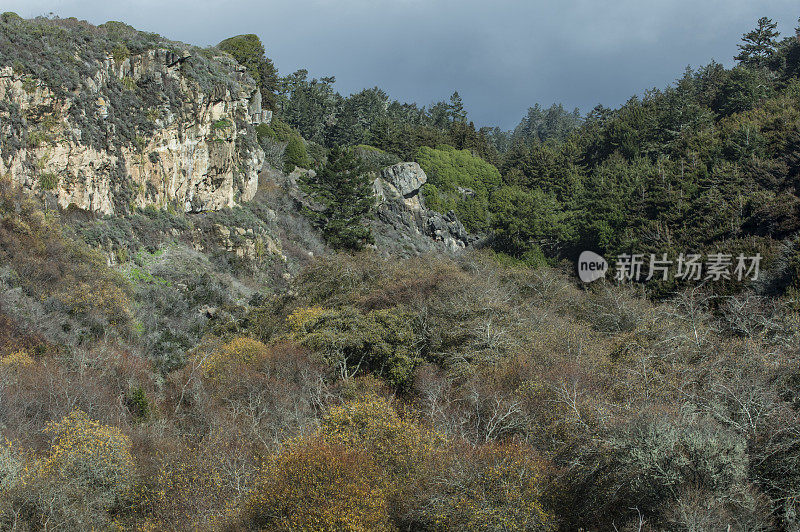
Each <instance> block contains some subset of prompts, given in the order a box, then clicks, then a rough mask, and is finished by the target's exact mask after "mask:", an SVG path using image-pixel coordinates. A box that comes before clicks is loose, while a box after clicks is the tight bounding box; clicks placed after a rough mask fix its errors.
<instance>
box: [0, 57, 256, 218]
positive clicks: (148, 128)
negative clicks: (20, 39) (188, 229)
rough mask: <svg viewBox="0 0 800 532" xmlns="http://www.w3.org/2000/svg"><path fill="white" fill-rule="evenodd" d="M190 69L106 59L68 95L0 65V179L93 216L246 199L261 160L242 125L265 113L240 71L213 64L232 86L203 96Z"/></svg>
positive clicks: (180, 62) (169, 60) (176, 61)
mask: <svg viewBox="0 0 800 532" xmlns="http://www.w3.org/2000/svg"><path fill="white" fill-rule="evenodd" d="M204 60H205V61H213V60H209V59H204ZM191 62H192V57H191V54H190V53H189V52H188V51H184V52H183V53H175V52H172V51H170V50H166V49H151V50H148V51H145V52H144V53H142V54H139V55H136V56H132V57H127V58H125V59H124V60H121V61H120V60H117V59H115V58H114V57H112V56H108V57H106V58H105V59H104V60H103V61H101V62H98V64H97V65H96V71H95V75H94V76H90V77H87V78H85V79H84V80H83V82H82V87H81V89H80V90H79V91H75V92H74V93H67V94H56V93H55V92H54V90H53V88H51V87H48V86H47V85H46V84H45V83H44V82H43V81H41V80H39V79H36V78H34V77H32V76H31V75H29V74H22V73H18V72H15V71H14V70H13V69H12V67H10V66H5V67H2V68H1V69H0V130H2V131H0V176H2V175H6V176H10V177H11V179H12V180H13V181H14V182H16V183H19V184H21V185H22V186H23V187H24V188H26V189H28V190H31V191H33V192H37V193H42V194H43V195H45V196H47V197H50V198H52V199H53V200H54V201H55V203H57V204H58V205H59V206H60V207H61V208H63V209H66V208H68V207H71V206H74V207H77V208H79V209H83V210H86V211H92V212H96V213H100V214H113V213H118V214H119V213H120V211H125V210H128V209H131V208H135V207H145V206H148V205H155V206H159V207H160V206H164V205H167V204H172V205H175V206H178V207H179V208H181V209H182V210H185V211H186V212H200V211H208V210H218V209H220V208H224V207H230V206H233V205H234V204H235V203H236V202H239V201H248V200H250V199H251V198H252V197H253V196H254V195H255V193H256V189H257V187H258V173H259V171H260V170H261V166H262V164H263V161H264V153H263V151H262V150H261V148H260V147H259V146H258V143H257V141H256V139H255V133H254V130H253V124H257V123H260V122H262V121H268V120H269V118H270V117H271V113H270V112H269V111H264V110H262V109H261V93H260V92H259V91H258V90H257V89H256V87H255V85H254V84H253V82H252V80H250V79H249V78H248V77H247V75H246V74H245V73H244V69H243V68H242V67H239V66H238V65H232V64H229V63H220V62H217V63H215V65H217V67H218V68H220V69H227V74H229V77H230V80H231V83H228V84H220V83H217V84H216V85H214V86H213V88H211V89H208V88H205V89H204V88H203V87H201V85H200V83H199V82H198V81H197V80H196V79H194V77H193V76H190V75H187V74H186V73H185V72H184V70H185V69H187V68H191V67H192V65H191ZM204 64H205V63H204ZM145 104H146V105H145ZM134 114H135V116H133V115H134Z"/></svg>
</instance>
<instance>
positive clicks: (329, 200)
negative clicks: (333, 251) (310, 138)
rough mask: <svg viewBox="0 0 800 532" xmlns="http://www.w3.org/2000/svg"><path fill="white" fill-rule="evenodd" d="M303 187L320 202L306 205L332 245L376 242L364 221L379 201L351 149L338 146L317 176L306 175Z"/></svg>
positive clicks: (346, 246)
mask: <svg viewBox="0 0 800 532" xmlns="http://www.w3.org/2000/svg"><path fill="white" fill-rule="evenodd" d="M302 188H303V191H304V192H306V193H307V194H308V195H309V196H310V197H311V198H312V200H313V201H314V202H315V203H317V205H318V208H316V209H306V214H307V215H308V216H309V217H310V218H311V219H312V221H313V223H314V224H315V225H317V226H318V227H319V228H321V229H322V234H323V236H324V237H325V240H326V241H327V242H328V243H329V244H330V245H331V246H333V247H334V248H337V249H347V250H353V251H355V250H359V249H362V248H363V247H364V246H365V245H366V244H370V243H372V242H373V239H372V233H371V232H370V230H369V228H368V227H366V226H365V225H364V224H363V221H364V218H366V217H367V216H368V215H369V214H370V212H371V211H372V208H373V207H374V205H375V199H374V196H373V193H372V185H371V184H370V182H369V179H368V178H367V175H366V171H365V169H364V167H363V166H362V164H361V162H360V161H359V159H358V158H357V157H356V156H355V155H354V154H353V153H352V152H351V151H349V150H345V149H343V148H340V147H338V146H334V147H333V148H332V149H331V151H330V153H329V154H328V162H327V164H326V165H325V166H324V167H323V168H322V169H321V170H320V172H319V173H318V174H316V175H315V176H313V177H312V176H308V177H307V178H305V179H304V181H303V183H302Z"/></svg>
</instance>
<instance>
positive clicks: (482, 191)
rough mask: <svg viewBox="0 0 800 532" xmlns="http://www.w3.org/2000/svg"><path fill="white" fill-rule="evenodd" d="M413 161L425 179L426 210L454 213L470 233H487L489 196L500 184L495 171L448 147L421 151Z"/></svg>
mask: <svg viewBox="0 0 800 532" xmlns="http://www.w3.org/2000/svg"><path fill="white" fill-rule="evenodd" d="M416 159H417V161H418V162H419V164H420V166H421V167H422V169H423V170H425V173H426V174H427V175H428V183H427V184H426V185H425V186H424V187H423V190H422V192H423V194H424V196H425V201H426V204H427V206H428V207H429V208H431V209H433V210H436V211H439V212H442V213H445V212H447V211H449V210H454V211H455V213H456V214H457V215H458V219H459V220H461V222H462V223H463V224H464V226H465V227H466V228H467V229H468V230H470V231H485V230H487V229H488V227H489V211H488V201H489V196H490V194H491V192H492V191H493V190H494V189H495V188H497V187H499V186H500V182H501V181H500V172H499V171H498V170H497V168H495V167H494V166H492V165H491V164H489V163H487V162H486V161H484V160H483V159H481V158H480V157H476V156H474V155H472V154H471V153H470V152H469V151H467V150H457V149H455V148H453V147H452V146H447V145H444V146H439V147H437V148H436V149H433V148H428V147H422V148H420V150H419V152H418V153H417V156H416Z"/></svg>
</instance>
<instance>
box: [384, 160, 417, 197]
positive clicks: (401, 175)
mask: <svg viewBox="0 0 800 532" xmlns="http://www.w3.org/2000/svg"><path fill="white" fill-rule="evenodd" d="M381 179H382V180H383V181H386V182H387V183H391V184H392V185H393V186H394V188H395V189H397V191H398V192H399V193H400V194H401V195H402V196H403V197H406V196H413V195H416V194H417V193H418V192H419V189H420V188H422V185H424V184H425V183H426V182H427V181H428V176H427V175H425V172H423V171H422V168H420V166H419V164H418V163H399V164H395V165H392V166H388V167H386V168H384V169H383V170H381Z"/></svg>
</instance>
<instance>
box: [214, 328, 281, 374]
mask: <svg viewBox="0 0 800 532" xmlns="http://www.w3.org/2000/svg"><path fill="white" fill-rule="evenodd" d="M268 351H269V349H268V347H267V346H266V345H264V344H263V343H261V342H259V341H258V340H253V339H252V338H247V337H238V338H234V339H233V340H231V341H229V342H228V343H226V344H224V345H222V346H221V347H220V348H218V349H213V350H211V352H209V353H206V354H205V357H204V358H202V360H201V361H200V369H201V370H202V372H203V374H204V375H206V376H207V377H211V378H223V377H224V376H225V371H226V370H227V369H229V368H230V367H231V366H233V365H255V364H257V363H258V362H259V361H261V360H263V359H264V358H265V357H266V356H267V355H268Z"/></svg>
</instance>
